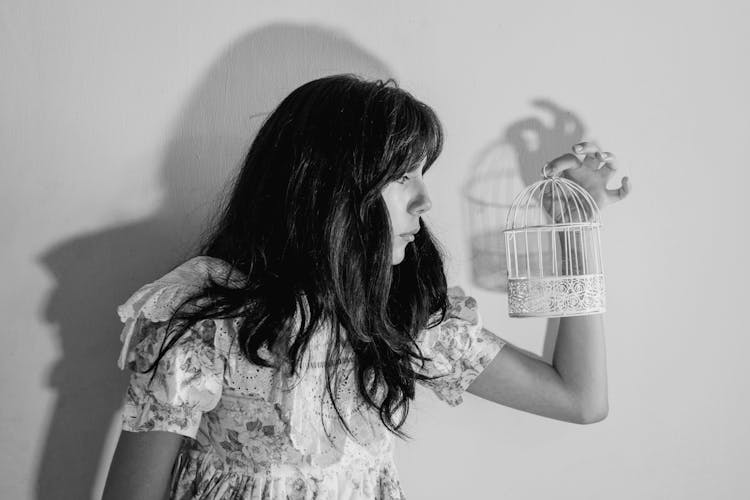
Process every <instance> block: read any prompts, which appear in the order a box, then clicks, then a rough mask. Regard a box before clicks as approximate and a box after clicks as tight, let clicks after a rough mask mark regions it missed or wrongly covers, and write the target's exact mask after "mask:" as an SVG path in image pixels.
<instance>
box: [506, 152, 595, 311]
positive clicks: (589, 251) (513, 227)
mask: <svg viewBox="0 0 750 500" xmlns="http://www.w3.org/2000/svg"><path fill="white" fill-rule="evenodd" d="M546 167H547V166H546V165H545V167H544V168H543V169H542V177H543V179H542V180H540V181H538V182H535V183H534V184H531V185H530V186H528V187H527V188H525V189H524V190H523V191H521V192H520V193H518V195H517V196H516V197H515V199H514V200H513V202H512V204H511V207H510V209H509V210H508V216H507V219H506V224H505V230H504V231H503V234H504V236H505V255H506V267H507V274H508V280H507V282H508V314H509V316H511V317H545V316H546V317H558V316H580V315H586V314H596V313H602V312H604V311H605V299H606V297H605V292H606V290H605V283H604V267H603V263H602V253H601V232H600V231H601V218H600V214H599V209H598V207H597V205H596V202H595V201H594V199H593V198H592V197H591V195H590V194H589V193H588V192H587V191H586V190H585V189H583V188H582V187H581V186H579V185H578V184H577V183H575V182H573V181H571V180H568V179H565V178H562V177H559V176H552V175H549V173H548V172H547V168H546Z"/></svg>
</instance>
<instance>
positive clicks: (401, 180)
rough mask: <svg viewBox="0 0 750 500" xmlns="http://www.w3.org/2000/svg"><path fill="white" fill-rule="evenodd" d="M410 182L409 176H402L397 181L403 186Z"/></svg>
mask: <svg viewBox="0 0 750 500" xmlns="http://www.w3.org/2000/svg"><path fill="white" fill-rule="evenodd" d="M408 180H409V176H408V175H402V176H401V178H400V179H399V180H397V181H396V182H398V183H399V184H403V183H404V182H406V181H408Z"/></svg>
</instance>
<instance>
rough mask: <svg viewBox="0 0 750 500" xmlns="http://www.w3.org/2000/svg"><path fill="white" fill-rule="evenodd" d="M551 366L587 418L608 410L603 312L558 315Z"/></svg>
mask: <svg viewBox="0 0 750 500" xmlns="http://www.w3.org/2000/svg"><path fill="white" fill-rule="evenodd" d="M552 366H553V367H554V368H555V370H557V373H559V374H560V378H562V380H563V381H564V383H565V385H566V386H567V387H568V389H569V390H570V391H571V393H572V394H573V395H574V396H575V397H576V399H577V400H578V402H579V404H580V408H581V413H582V414H583V415H584V419H585V420H586V421H597V420H601V419H603V418H604V417H605V416H606V415H607V412H608V410H609V403H608V398H607V360H606V349H605V345H604V319H603V315H602V314H592V315H589V316H568V317H564V318H560V325H559V327H558V334H557V342H556V344H555V352H554V357H553V359H552Z"/></svg>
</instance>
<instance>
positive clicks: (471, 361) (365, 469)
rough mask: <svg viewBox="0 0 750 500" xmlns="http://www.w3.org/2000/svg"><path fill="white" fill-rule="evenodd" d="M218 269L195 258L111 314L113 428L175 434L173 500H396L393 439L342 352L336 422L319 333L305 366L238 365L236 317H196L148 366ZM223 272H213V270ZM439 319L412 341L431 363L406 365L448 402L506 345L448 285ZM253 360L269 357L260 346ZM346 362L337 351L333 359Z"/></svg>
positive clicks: (221, 266) (223, 266)
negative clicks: (115, 376)
mask: <svg viewBox="0 0 750 500" xmlns="http://www.w3.org/2000/svg"><path fill="white" fill-rule="evenodd" d="M228 269H229V265H228V264H227V263H226V262H224V261H222V260H219V259H215V258H212V257H207V256H199V257H195V258H193V259H190V260H188V261H187V262H185V263H183V264H181V265H180V266H178V267H177V268H175V269H174V270H172V271H171V272H169V273H168V274H166V275H165V276H163V277H162V278H160V279H158V280H156V281H154V282H152V283H149V284H146V285H144V286H143V287H141V288H140V289H138V290H137V291H136V292H135V293H134V294H133V295H132V296H131V297H130V298H129V299H128V300H127V301H126V302H125V303H124V304H122V305H121V306H119V307H118V309H117V312H118V314H119V316H120V319H121V321H122V322H123V323H124V324H125V326H124V328H123V330H122V334H121V341H122V343H123V346H122V351H121V354H120V358H119V360H118V365H119V366H120V368H121V369H125V368H129V369H130V370H131V372H132V373H131V378H130V385H129V386H128V389H127V393H126V395H125V398H124V403H123V409H122V428H123V429H124V430H126V431H131V432H144V431H152V430H160V431H168V432H174V433H177V434H181V435H182V436H186V437H189V438H191V439H185V440H184V441H183V444H182V447H181V449H180V452H179V454H178V456H177V459H176V461H175V464H174V467H173V471H172V481H171V491H170V498H172V499H194V498H199V499H260V500H281V499H284V500H287V499H300V500H303V499H316V500H339V499H347V500H349V499H352V500H365V499H367V500H370V499H403V498H406V497H405V495H404V492H403V490H402V488H401V486H400V484H399V478H398V472H397V470H396V465H395V463H394V458H393V450H394V440H393V435H392V434H391V433H390V432H388V431H387V429H386V428H385V426H384V425H383V424H382V422H381V421H380V419H379V416H378V415H377V412H375V411H373V410H372V409H371V408H370V407H368V406H367V405H365V404H364V401H363V400H362V399H361V397H360V396H359V393H358V390H357V386H356V377H355V376H352V375H354V366H353V355H350V356H346V355H342V357H341V361H340V364H339V370H338V373H341V374H342V376H341V378H340V379H339V381H338V383H337V384H335V391H334V394H335V396H336V402H337V406H338V408H339V411H340V412H341V414H342V416H343V417H344V418H345V420H346V422H347V423H348V425H349V428H350V429H351V431H352V434H353V435H350V434H348V433H347V432H346V430H345V429H344V428H343V426H342V425H341V423H340V421H339V419H338V415H337V414H336V412H335V410H334V409H333V406H332V404H331V402H330V397H328V395H327V392H326V383H325V364H326V357H325V356H326V349H327V348H326V346H327V345H328V344H327V340H328V334H329V333H330V328H321V329H319V331H318V332H316V334H315V335H314V336H313V338H312V339H311V341H310V344H309V347H308V349H307V350H306V352H305V358H304V360H303V361H304V362H303V363H302V366H303V367H305V368H303V369H302V370H301V372H300V373H298V374H296V375H294V376H291V374H290V372H289V369H288V368H289V366H288V363H283V364H282V368H280V369H279V368H266V367H262V366H258V365H255V364H252V363H251V362H249V361H248V360H247V359H245V357H244V356H243V355H242V353H241V352H240V349H239V347H238V343H237V342H236V341H235V338H236V332H237V330H238V328H239V326H240V322H241V319H240V318H236V319H231V318H229V319H205V320H202V321H199V322H198V323H197V324H196V325H194V326H193V327H191V328H190V330H188V332H186V333H185V334H184V335H183V336H182V337H181V338H180V339H179V341H178V342H177V343H176V344H175V345H174V346H173V347H172V348H171V349H169V350H168V351H167V352H166V354H165V355H164V357H163V358H162V360H161V361H160V362H159V364H158V366H157V369H156V375H155V377H154V379H153V381H152V382H151V383H149V381H150V378H151V375H152V374H153V372H149V373H145V374H141V373H138V372H137V371H136V369H137V370H140V371H142V370H144V369H145V368H147V367H149V366H150V365H151V363H152V361H154V360H155V359H156V357H157V355H158V353H159V349H160V347H161V345H162V341H163V340H164V336H165V333H166V322H167V321H168V320H169V318H170V317H171V315H172V313H173V312H174V311H175V308H176V307H177V306H178V305H179V304H180V303H181V301H182V300H183V299H184V298H186V297H188V296H190V295H192V294H194V293H195V292H196V291H197V290H198V288H199V287H200V286H201V284H202V283H204V282H205V280H206V277H207V275H208V274H209V273H210V274H212V275H214V276H215V275H220V276H224V277H226V272H227V270H228ZM222 273H224V274H222ZM448 292H449V300H450V308H449V313H448V315H447V316H446V319H445V321H443V322H442V323H441V324H439V325H437V326H435V327H433V328H430V329H425V330H423V331H422V332H421V333H420V335H419V337H418V339H417V343H418V345H419V346H420V348H421V350H422V353H423V355H425V356H428V357H431V358H433V360H432V361H431V362H429V363H427V362H426V363H425V365H424V367H421V366H418V367H417V368H418V369H419V371H420V372H421V373H425V374H427V375H432V376H434V375H439V378H437V379H435V380H432V381H420V382H419V383H422V384H424V385H425V386H427V387H429V388H430V389H431V390H432V391H434V393H435V394H436V395H437V397H438V398H440V399H441V400H443V401H445V402H446V403H447V404H449V405H451V406H456V405H458V404H461V402H462V393H463V392H464V391H465V390H466V388H467V387H468V386H469V384H471V382H472V381H473V380H474V379H475V378H476V377H477V376H478V375H479V374H480V373H481V372H482V370H483V369H484V368H485V367H486V366H487V365H488V364H489V363H490V361H491V360H492V359H493V358H494V357H495V355H497V353H498V352H499V351H500V350H501V349H502V347H503V346H504V345H505V342H504V341H503V340H501V339H500V338H499V337H497V336H495V335H493V334H492V333H490V332H488V331H487V330H484V329H482V320H481V317H480V315H479V312H478V310H477V305H476V301H475V300H474V299H473V298H471V297H468V296H466V295H464V293H463V291H462V290H461V289H460V288H458V287H453V288H449V289H448ZM260 354H261V355H262V356H263V357H264V358H266V359H273V356H274V354H273V353H271V352H269V351H268V350H267V349H265V348H263V349H261V351H260ZM344 354H345V353H344Z"/></svg>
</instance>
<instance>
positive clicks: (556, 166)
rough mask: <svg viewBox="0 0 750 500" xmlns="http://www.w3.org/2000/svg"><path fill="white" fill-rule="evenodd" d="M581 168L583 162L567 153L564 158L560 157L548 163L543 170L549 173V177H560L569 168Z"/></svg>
mask: <svg viewBox="0 0 750 500" xmlns="http://www.w3.org/2000/svg"><path fill="white" fill-rule="evenodd" d="M580 166H581V160H579V159H578V157H577V156H576V155H574V154H571V153H566V154H564V155H562V156H558V157H557V158H555V159H554V160H552V161H550V162H549V163H547V164H546V165H545V166H544V168H543V169H542V171H543V172H546V173H547V176H549V177H553V176H559V175H560V174H561V173H562V172H563V171H565V170H568V169H569V168H578V167H580Z"/></svg>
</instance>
